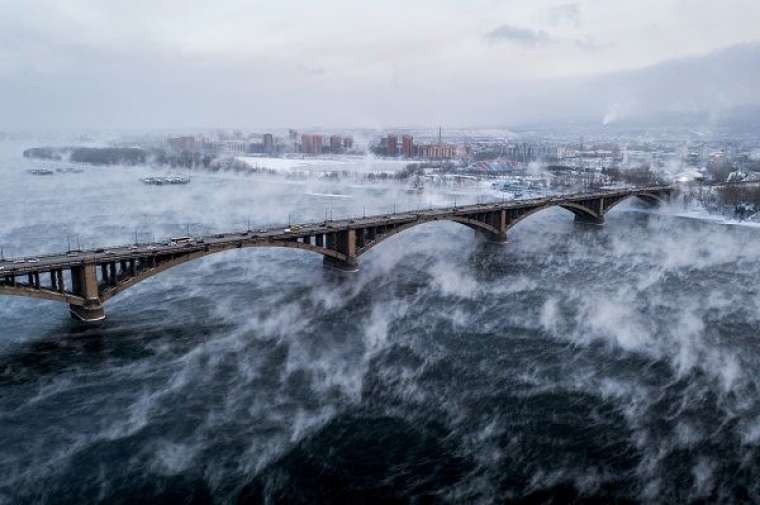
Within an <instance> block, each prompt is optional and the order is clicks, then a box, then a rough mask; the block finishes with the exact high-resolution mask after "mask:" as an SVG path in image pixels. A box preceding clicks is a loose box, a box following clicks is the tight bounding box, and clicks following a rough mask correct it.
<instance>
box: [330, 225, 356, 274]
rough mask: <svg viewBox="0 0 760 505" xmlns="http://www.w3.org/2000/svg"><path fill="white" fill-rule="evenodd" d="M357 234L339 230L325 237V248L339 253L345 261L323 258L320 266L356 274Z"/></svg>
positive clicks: (351, 230) (354, 231)
mask: <svg viewBox="0 0 760 505" xmlns="http://www.w3.org/2000/svg"><path fill="white" fill-rule="evenodd" d="M357 242H358V240H357V233H356V230H355V229H351V228H349V229H348V230H341V231H338V232H336V233H334V234H328V235H327V246H328V248H330V249H334V250H335V251H337V252H339V253H341V254H342V255H343V256H345V258H346V259H338V258H334V257H332V256H325V259H324V260H322V265H324V266H325V267H327V268H331V269H334V270H339V271H341V272H358V271H359V260H358V259H357V257H356V245H357Z"/></svg>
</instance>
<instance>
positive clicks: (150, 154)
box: [23, 147, 215, 168]
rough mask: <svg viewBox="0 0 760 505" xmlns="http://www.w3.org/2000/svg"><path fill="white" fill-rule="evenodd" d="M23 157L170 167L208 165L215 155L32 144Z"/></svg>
mask: <svg viewBox="0 0 760 505" xmlns="http://www.w3.org/2000/svg"><path fill="white" fill-rule="evenodd" d="M23 154H24V157H26V158H36V159H43V160H56V161H61V160H68V161H72V162H76V163H88V164H91V165H142V164H145V163H155V164H157V165H167V166H171V167H185V168H194V167H203V168H209V167H210V166H211V165H212V163H213V161H214V159H215V158H214V156H211V155H203V154H200V153H191V152H181V153H173V152H169V151H166V150H164V149H158V148H151V149H144V148H141V147H32V148H30V149H27V150H25V151H24V153H23Z"/></svg>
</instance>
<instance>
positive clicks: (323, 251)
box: [100, 240, 346, 302]
mask: <svg viewBox="0 0 760 505" xmlns="http://www.w3.org/2000/svg"><path fill="white" fill-rule="evenodd" d="M254 247H255V248H263V247H267V248H268V247H284V248H289V249H299V250H302V251H309V252H313V253H317V254H320V255H322V256H325V257H331V258H335V259H336V260H339V261H345V260H346V255H345V254H342V253H340V252H338V251H334V250H331V249H327V248H324V247H318V246H315V245H311V244H306V243H303V242H290V241H286V240H271V241H267V242H253V243H250V244H246V243H241V244H240V245H232V246H228V247H224V248H218V249H205V250H201V251H194V252H188V253H186V254H183V255H181V256H177V257H175V258H171V259H168V260H164V261H160V262H158V263H157V264H156V266H155V267H151V268H147V269H145V270H143V271H141V272H138V273H137V274H135V275H134V276H131V277H127V278H125V279H123V280H122V281H120V282H117V283H116V284H115V285H114V286H108V287H106V288H105V289H103V290H102V291H101V293H100V297H101V300H102V302H105V301H107V300H109V299H111V298H113V297H114V296H116V295H118V294H119V293H121V292H122V291H124V290H125V289H127V288H130V287H132V286H134V285H135V284H138V283H140V282H142V281H144V280H146V279H149V278H151V277H154V276H156V275H158V274H160V273H162V272H165V271H166V270H169V269H170V268H174V267H176V266H179V265H182V264H184V263H188V262H190V261H194V260H197V259H200V258H203V257H205V256H211V255H213V254H220V253H223V252H227V251H231V250H235V249H250V248H254Z"/></svg>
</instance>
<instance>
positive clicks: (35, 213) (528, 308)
mask: <svg viewBox="0 0 760 505" xmlns="http://www.w3.org/2000/svg"><path fill="white" fill-rule="evenodd" d="M31 145H32V144H28V143H27V144H24V143H20V142H2V143H0V175H1V176H2V181H3V183H2V185H0V215H2V226H0V246H1V247H3V251H4V252H3V253H4V255H5V256H22V255H23V256H28V255H31V254H42V253H44V252H52V251H60V250H65V249H66V248H67V247H68V243H69V241H73V242H74V243H77V242H79V243H80V244H81V245H82V247H97V246H104V245H108V244H121V243H128V242H130V241H133V240H134V239H135V236H136V235H137V237H138V239H139V240H150V239H151V238H152V237H155V238H156V239H161V238H164V237H168V236H172V235H176V234H185V233H186V232H187V231H189V232H190V233H191V234H200V233H213V232H215V231H225V230H226V231H229V230H235V229H244V228H245V227H246V226H247V224H248V222H249V221H250V223H251V226H252V227H256V226H257V225H259V224H261V225H263V224H269V223H273V222H281V223H287V221H288V220H289V219H290V220H291V221H293V222H299V221H306V220H311V219H315V220H316V219H324V217H325V215H328V216H329V215H331V214H332V215H333V216H334V217H336V218H337V217H341V216H345V215H349V214H359V215H360V214H361V213H362V212H366V213H367V214H370V213H376V212H390V211H392V209H393V208H394V206H395V207H396V208H397V209H399V210H400V209H406V208H416V207H418V206H423V207H424V206H429V205H431V204H434V205H451V203H452V202H453V201H454V199H456V201H457V202H458V203H467V202H474V201H476V200H477V199H478V198H483V195H482V194H480V192H479V190H477V189H474V188H473V189H470V190H458V191H457V192H453V191H451V190H432V189H431V190H426V192H424V193H422V194H419V195H418V194H410V193H407V192H405V191H404V187H403V186H392V185H385V186H383V185H380V184H378V185H361V184H358V183H357V181H355V180H344V181H342V182H325V181H322V180H319V179H316V178H312V179H308V180H305V181H292V180H287V179H285V178H278V177H264V176H250V177H246V176H241V175H234V174H224V173H222V174H210V173H203V172H199V173H197V172H193V173H192V174H191V175H192V181H191V183H190V184H188V185H186V186H146V185H143V184H142V183H141V182H140V180H139V179H140V178H141V177H145V176H148V175H157V174H163V173H164V172H162V171H160V170H157V169H153V168H150V167H142V166H138V167H93V166H82V167H81V168H83V169H84V171H83V172H82V173H67V174H61V173H56V174H55V175H52V176H38V177H35V176H33V175H30V174H28V173H27V172H26V170H27V169H30V168H39V167H51V168H53V169H55V168H56V167H68V166H72V165H71V164H69V163H65V162H39V161H37V162H35V161H31V160H26V159H23V158H22V157H21V152H22V150H23V149H24V148H27V147H30V146H31ZM321 260H322V258H321V257H320V256H318V255H315V254H312V253H308V252H304V251H296V250H290V249H250V250H239V251H230V252H226V253H222V254H218V255H213V256H209V257H206V258H203V259H201V260H197V261H194V262H190V263H186V264H183V265H181V266H179V267H176V268H173V269H171V270H168V271H167V272H164V273H162V274H161V275H158V276H156V277H153V278H150V279H148V280H147V281H145V282H143V283H140V284H139V285H137V286H135V287H134V288H131V289H129V290H127V291H125V292H124V293H122V294H120V295H119V296H117V297H115V298H114V299H112V300H111V301H109V302H108V303H107V304H106V313H107V315H108V319H107V320H106V322H105V323H104V324H103V325H101V326H97V327H82V326H80V325H79V324H77V323H76V322H75V321H73V320H71V319H70V318H69V317H68V314H67V312H66V307H65V306H64V305H61V304H57V303H54V302H45V301H39V300H32V299H25V298H16V297H0V336H1V337H2V338H0V504H2V505H6V504H7V505H10V504H26V503H50V504H81V503H104V504H106V503H107V504H114V503H124V504H127V503H167V504H168V503H172V504H173V503H186V504H207V503H214V504H216V503H240V504H249V503H250V504H253V503H289V504H306V503H330V504H333V503H335V504H337V503H341V504H345V503H357V504H359V503H370V504H403V503H410V504H449V503H474V504H496V503H567V502H574V503H663V504H664V503H674V502H690V503H741V502H746V503H749V502H760V479H758V478H757V477H758V475H760V390H759V386H760V383H759V382H758V379H757V377H758V374H757V370H758V369H760V340H759V339H758V338H757V337H758V331H757V328H758V323H759V320H758V319H759V316H760V293H759V292H758V288H757V286H758V284H759V282H758V281H760V230H758V229H757V228H752V227H740V226H727V225H724V224H716V223H710V222H706V221H700V220H696V219H684V218H679V217H676V216H674V215H672V213H671V211H670V210H669V209H661V210H654V211H652V210H649V209H644V208H641V207H637V206H636V203H635V202H627V203H624V204H621V205H620V206H618V207H616V208H615V209H614V210H613V211H611V212H610V214H608V216H607V223H606V225H605V226H602V227H596V226H582V225H576V224H575V223H574V222H573V219H572V214H571V213H569V212H566V211H564V210H561V209H553V210H549V211H545V212H541V213H538V214H536V215H534V216H532V217H531V218H529V219H526V220H525V221H523V222H521V223H520V224H519V225H518V226H516V227H515V228H514V229H513V230H510V233H509V243H508V244H506V245H494V244H487V243H483V242H481V241H479V240H476V239H475V237H474V236H473V232H472V230H470V229H468V228H465V227H463V226H461V225H458V224H455V223H429V224H425V225H421V226H418V227H415V228H413V229H412V230H409V231H407V232H404V233H402V234H399V235H398V236H396V237H394V238H392V239H390V240H387V241H385V242H383V244H382V245H380V246H379V247H377V248H375V249H373V250H372V251H371V252H369V253H368V254H366V255H364V256H362V257H361V261H360V271H359V272H358V273H356V274H353V275H340V274H336V273H334V272H330V271H327V270H325V269H323V268H322V265H321Z"/></svg>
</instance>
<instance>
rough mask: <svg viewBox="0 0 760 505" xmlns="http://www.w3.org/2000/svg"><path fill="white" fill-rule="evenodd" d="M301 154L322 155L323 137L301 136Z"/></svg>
mask: <svg viewBox="0 0 760 505" xmlns="http://www.w3.org/2000/svg"><path fill="white" fill-rule="evenodd" d="M301 152H303V153H306V154H322V135H307V134H304V135H301Z"/></svg>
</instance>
